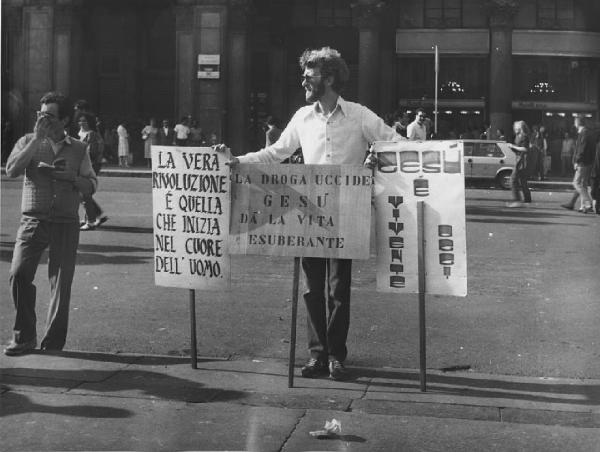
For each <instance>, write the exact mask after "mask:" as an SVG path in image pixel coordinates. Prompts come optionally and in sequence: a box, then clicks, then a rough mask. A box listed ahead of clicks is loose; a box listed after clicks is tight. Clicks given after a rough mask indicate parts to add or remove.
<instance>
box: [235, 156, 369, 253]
mask: <svg viewBox="0 0 600 452" xmlns="http://www.w3.org/2000/svg"><path fill="white" fill-rule="evenodd" d="M231 184H232V186H231V231H230V232H231V237H230V252H231V253H232V254H262V255H273V256H294V257H328V258H341V259H368V258H369V234H370V221H371V190H372V185H373V177H372V174H371V171H370V170H368V169H366V168H364V167H361V166H353V165H292V164H290V165H281V164H275V165H266V164H242V165H238V166H237V167H236V168H235V169H233V170H232V174H231Z"/></svg>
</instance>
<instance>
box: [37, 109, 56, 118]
mask: <svg viewBox="0 0 600 452" xmlns="http://www.w3.org/2000/svg"><path fill="white" fill-rule="evenodd" d="M35 114H36V115H37V117H38V119H39V118H42V117H45V118H50V119H56V116H55V115H53V114H52V113H50V112H48V111H36V112H35Z"/></svg>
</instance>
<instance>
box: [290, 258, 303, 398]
mask: <svg viewBox="0 0 600 452" xmlns="http://www.w3.org/2000/svg"><path fill="white" fill-rule="evenodd" d="M299 280H300V258H299V257H295V258H294V282H293V284H292V327H291V329H290V331H291V333H290V357H289V362H288V388H293V387H294V364H295V362H296V320H297V317H298V286H299Z"/></svg>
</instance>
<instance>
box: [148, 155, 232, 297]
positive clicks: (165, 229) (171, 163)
mask: <svg viewBox="0 0 600 452" xmlns="http://www.w3.org/2000/svg"><path fill="white" fill-rule="evenodd" d="M227 160H228V156H226V155H225V154H223V153H219V152H216V151H214V150H213V149H212V148H210V147H205V148H203V147H177V146H152V212H153V230H154V231H153V232H154V273H155V283H156V284H157V285H159V286H168V287H184V288H188V289H214V290H218V289H223V288H228V287H229V286H230V283H231V276H230V275H231V265H230V258H229V252H228V237H229V214H230V210H229V209H230V181H229V167H228V166H226V165H225V164H224V162H225V161H227Z"/></svg>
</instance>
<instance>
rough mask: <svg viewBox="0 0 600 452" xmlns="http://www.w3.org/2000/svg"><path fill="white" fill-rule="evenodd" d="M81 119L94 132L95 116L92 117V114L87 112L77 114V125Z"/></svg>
mask: <svg viewBox="0 0 600 452" xmlns="http://www.w3.org/2000/svg"><path fill="white" fill-rule="evenodd" d="M81 118H85V120H86V121H87V123H88V126H89V128H90V129H91V130H93V131H96V130H97V128H96V116H94V114H93V113H90V112H87V111H83V112H81V113H79V115H78V116H77V122H78V123H79V121H80V120H81Z"/></svg>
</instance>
